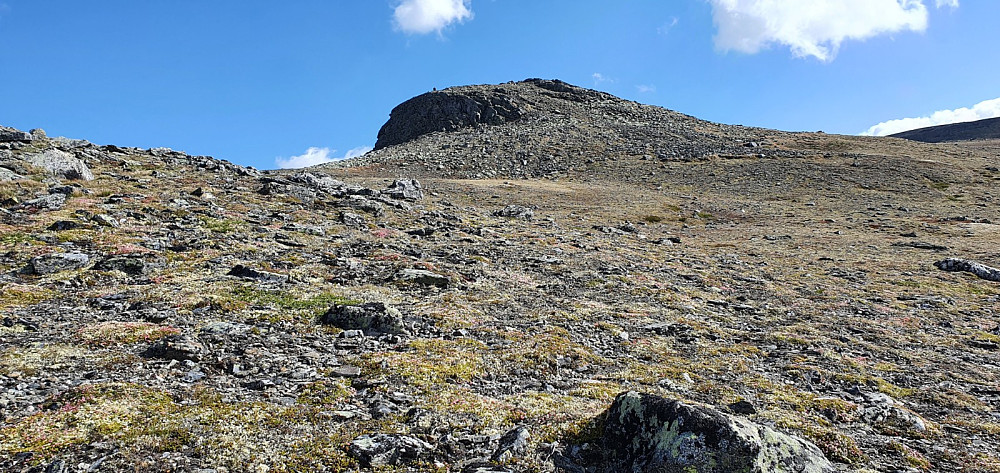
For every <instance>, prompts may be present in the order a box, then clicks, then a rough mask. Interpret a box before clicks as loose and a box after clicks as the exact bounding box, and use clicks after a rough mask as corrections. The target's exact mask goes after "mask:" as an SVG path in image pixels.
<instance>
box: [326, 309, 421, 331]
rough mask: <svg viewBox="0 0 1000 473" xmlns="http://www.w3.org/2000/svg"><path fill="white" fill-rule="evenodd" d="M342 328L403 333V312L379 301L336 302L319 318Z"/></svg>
mask: <svg viewBox="0 0 1000 473" xmlns="http://www.w3.org/2000/svg"><path fill="white" fill-rule="evenodd" d="M321 322H322V323H324V324H329V325H333V326H334V327H337V328H340V329H343V330H361V331H363V332H364V333H365V334H366V335H372V334H378V333H403V331H404V330H405V329H404V327H403V314H401V313H400V312H399V310H397V309H395V308H393V307H388V306H386V305H385V304H383V303H381V302H369V303H367V304H361V305H347V304H336V305H334V306H333V307H331V308H330V310H327V311H326V313H325V314H323V317H322V319H321Z"/></svg>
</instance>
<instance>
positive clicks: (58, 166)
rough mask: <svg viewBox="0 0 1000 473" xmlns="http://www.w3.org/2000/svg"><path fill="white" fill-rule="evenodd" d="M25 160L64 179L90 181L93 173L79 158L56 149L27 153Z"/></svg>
mask: <svg viewBox="0 0 1000 473" xmlns="http://www.w3.org/2000/svg"><path fill="white" fill-rule="evenodd" d="M26 160H27V161H28V162H29V163H31V164H32V165H34V166H38V167H40V168H43V169H45V170H46V171H48V172H50V173H52V174H53V175H55V176H58V177H62V178H65V179H80V180H84V181H92V180H93V179H94V174H93V173H91V172H90V168H88V167H87V165H86V164H84V162H83V161H81V160H80V159H79V158H77V157H75V156H73V155H72V154H70V153H67V152H65V151H61V150H58V149H48V150H45V151H43V152H41V153H35V154H31V155H28V156H27V157H26Z"/></svg>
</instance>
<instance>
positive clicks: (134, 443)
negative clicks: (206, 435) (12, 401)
mask: <svg viewBox="0 0 1000 473" xmlns="http://www.w3.org/2000/svg"><path fill="white" fill-rule="evenodd" d="M179 411H180V406H179V405H178V404H176V403H175V402H174V401H173V399H171V397H170V396H169V395H167V394H166V393H163V392H159V391H154V390H151V389H148V388H144V387H142V386H138V385H135V384H128V383H109V384H98V385H88V386H83V387H80V388H76V389H74V390H71V391H69V392H66V393H63V394H62V395H60V396H58V397H56V398H54V399H52V400H51V401H49V407H48V409H46V410H45V411H43V412H40V413H38V414H35V415H33V416H31V417H28V418H26V419H22V420H21V421H20V422H18V423H16V424H14V425H12V426H10V427H6V428H4V429H2V430H0V453H2V454H4V455H14V454H17V453H21V452H34V453H35V454H36V456H37V457H36V458H33V460H35V461H40V460H42V459H44V458H47V457H48V456H51V455H53V454H56V453H58V452H59V451H60V450H62V449H64V448H67V447H71V446H73V445H79V444H83V443H89V442H94V441H100V440H114V441H116V442H117V443H119V444H120V445H121V446H122V447H124V448H129V449H136V450H139V449H147V450H153V451H171V450H175V449H178V448H180V447H181V446H182V445H184V444H186V443H188V442H189V441H190V433H188V432H187V431H186V429H184V428H183V425H184V424H183V423H182V422H180V421H181V419H179V418H178V417H177V414H178V413H179Z"/></svg>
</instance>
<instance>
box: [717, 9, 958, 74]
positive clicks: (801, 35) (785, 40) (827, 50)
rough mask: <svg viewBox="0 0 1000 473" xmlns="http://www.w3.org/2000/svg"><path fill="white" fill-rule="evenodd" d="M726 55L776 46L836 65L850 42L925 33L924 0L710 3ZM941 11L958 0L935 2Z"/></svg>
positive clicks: (719, 39) (925, 12)
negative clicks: (908, 32)
mask: <svg viewBox="0 0 1000 473" xmlns="http://www.w3.org/2000/svg"><path fill="white" fill-rule="evenodd" d="M709 1H710V2H711V4H712V16H713V20H714V22H715V26H716V27H717V28H718V31H717V34H716V36H715V45H716V47H717V48H718V49H720V50H722V51H739V52H744V53H749V54H753V53H756V52H758V51H760V50H762V49H765V48H767V47H769V46H771V45H772V44H780V45H785V46H788V47H789V48H790V49H791V51H792V54H794V55H795V56H797V57H809V56H812V57H815V58H817V59H819V60H820V61H832V60H833V58H834V57H836V55H837V50H838V49H839V48H840V44H841V43H842V42H844V41H846V40H858V41H860V40H865V39H868V38H871V37H874V36H878V35H882V34H888V33H895V32H899V31H916V32H922V31H924V30H926V29H927V21H928V11H927V6H926V5H925V4H924V3H925V0H809V1H802V0H709ZM934 4H935V6H937V7H938V8H940V7H944V6H950V7H952V8H957V7H958V0H934Z"/></svg>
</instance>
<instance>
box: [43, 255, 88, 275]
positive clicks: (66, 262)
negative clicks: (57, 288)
mask: <svg viewBox="0 0 1000 473" xmlns="http://www.w3.org/2000/svg"><path fill="white" fill-rule="evenodd" d="M89 262H90V257H89V256H87V255H85V254H83V253H54V254H51V255H43V256H36V257H34V258H32V259H31V262H30V263H28V268H27V269H28V272H30V273H32V274H52V273H58V272H60V271H69V270H71V269H80V268H82V267H84V266H86V265H87V263H89Z"/></svg>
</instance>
